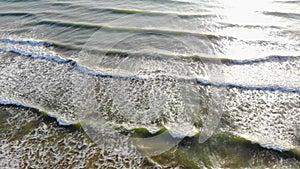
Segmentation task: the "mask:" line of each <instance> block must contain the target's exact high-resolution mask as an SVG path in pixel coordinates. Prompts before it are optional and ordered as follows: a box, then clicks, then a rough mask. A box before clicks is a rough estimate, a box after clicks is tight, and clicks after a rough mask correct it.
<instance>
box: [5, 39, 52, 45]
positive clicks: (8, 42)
mask: <svg viewBox="0 0 300 169" xmlns="http://www.w3.org/2000/svg"><path fill="white" fill-rule="evenodd" d="M2 42H3V43H5V44H18V45H29V46H44V47H52V45H51V44H50V43H47V42H36V41H30V40H14V39H2Z"/></svg>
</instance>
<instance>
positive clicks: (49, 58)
mask: <svg viewBox="0 0 300 169" xmlns="http://www.w3.org/2000/svg"><path fill="white" fill-rule="evenodd" d="M0 52H5V53H14V54H17V55H21V56H25V57H30V58H34V59H41V60H47V61H53V62H57V63H59V64H70V65H72V66H73V67H74V69H75V70H77V71H80V72H82V73H85V74H88V75H92V76H97V77H103V78H118V79H125V80H126V79H138V80H139V79H141V78H138V77H136V76H123V75H115V74H104V73H98V72H96V71H93V70H90V69H88V68H86V67H83V66H80V65H78V64H77V63H76V62H75V61H73V60H66V59H62V58H59V57H55V56H44V55H39V54H34V53H29V52H24V51H20V50H15V49H13V50H7V49H4V48H0ZM197 83H198V84H200V85H204V86H215V87H228V88H238V89H241V90H262V91H279V92H284V93H297V94H300V89H292V88H285V87H280V86H244V85H237V84H230V83H217V82H208V81H205V80H201V79H197Z"/></svg>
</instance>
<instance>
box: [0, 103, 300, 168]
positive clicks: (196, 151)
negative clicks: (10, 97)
mask: <svg viewBox="0 0 300 169" xmlns="http://www.w3.org/2000/svg"><path fill="white" fill-rule="evenodd" d="M0 128H1V133H0V134H1V138H5V139H1V145H2V150H1V151H2V153H3V154H2V155H1V165H2V166H6V167H8V168H26V167H29V168H31V167H33V168H35V167H37V168H49V167H50V168H98V167H101V168H105V167H108V168H109V165H110V163H112V164H113V165H115V164H118V165H115V166H120V167H121V166H127V167H130V166H131V167H133V168H152V167H154V166H162V167H163V168H168V167H179V168H249V167H250V168H298V167H299V166H300V163H299V161H298V159H299V156H298V155H297V153H293V152H278V151H274V150H268V149H265V148H262V147H260V146H259V145H258V144H252V143H251V142H250V141H248V140H245V139H243V138H240V137H237V136H234V135H232V134H230V133H223V132H217V133H216V134H215V135H214V136H213V137H211V138H210V139H209V140H208V141H207V142H205V143H204V144H199V143H198V141H197V139H196V138H186V139H184V140H183V141H182V142H181V143H180V144H179V145H178V146H177V147H176V148H174V149H172V150H170V151H168V152H165V153H163V154H161V155H159V156H154V157H147V158H142V157H140V158H137V157H135V158H131V157H129V156H127V157H126V156H125V157H124V156H123V157H118V160H117V159H115V158H114V157H111V156H110V154H109V152H105V150H102V149H101V148H99V147H98V146H97V145H96V144H95V143H94V142H93V141H92V140H90V139H89V137H88V136H87V135H86V134H85V132H84V131H83V130H82V128H81V127H80V126H69V127H62V126H59V125H58V124H57V122H56V119H54V118H51V117H48V116H46V115H43V113H41V112H39V111H37V110H34V109H24V108H17V107H14V106H3V107H1V126H0ZM143 132H145V131H142V130H140V131H139V133H140V134H142V133H143ZM109 159H111V160H109Z"/></svg>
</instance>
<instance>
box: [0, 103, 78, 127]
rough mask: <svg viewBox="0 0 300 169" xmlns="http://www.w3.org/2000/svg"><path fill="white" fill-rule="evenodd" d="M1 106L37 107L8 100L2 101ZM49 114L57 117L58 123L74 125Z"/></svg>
mask: <svg viewBox="0 0 300 169" xmlns="http://www.w3.org/2000/svg"><path fill="white" fill-rule="evenodd" d="M0 106H16V107H20V108H22V109H26V110H29V109H35V108H32V107H29V106H26V105H23V104H20V103H18V102H6V101H0ZM38 111H40V110H38ZM47 116H49V117H51V118H54V119H56V121H57V123H58V125H60V126H71V125H74V124H72V123H67V122H64V121H62V120H61V119H59V118H57V117H56V116H53V115H50V114H47Z"/></svg>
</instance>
